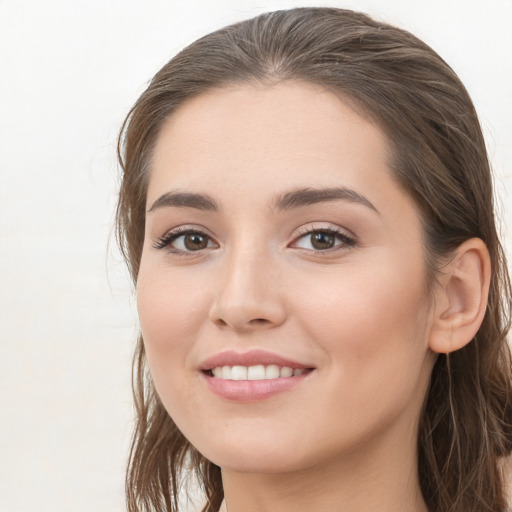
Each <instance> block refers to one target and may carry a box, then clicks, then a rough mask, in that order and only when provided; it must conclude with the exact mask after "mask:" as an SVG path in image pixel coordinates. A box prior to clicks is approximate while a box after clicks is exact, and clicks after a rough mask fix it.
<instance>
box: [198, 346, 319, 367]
mask: <svg viewBox="0 0 512 512" xmlns="http://www.w3.org/2000/svg"><path fill="white" fill-rule="evenodd" d="M258 364H263V365H265V366H267V365H269V364H276V365H277V366H288V367H289V368H293V369H294V370H295V369H298V368H312V366H311V365H306V364H302V363H299V362H297V361H292V360H291V359H286V358H284V357H281V356H278V355H277V354H272V352H266V351H264V350H250V351H248V352H235V351H234V350H228V351H226V352H220V353H219V354H215V355H214V356H213V357H209V358H208V359H206V361H203V362H202V363H201V364H200V366H199V369H200V370H203V371H205V370H211V369H212V368H217V367H219V366H235V365H240V366H255V365H258Z"/></svg>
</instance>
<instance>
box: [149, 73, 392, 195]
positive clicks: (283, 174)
mask: <svg viewBox="0 0 512 512" xmlns="http://www.w3.org/2000/svg"><path fill="white" fill-rule="evenodd" d="M389 155H390V154H389V150H388V144H387V139H386V137H385V135H384V134H383V132H382V131H381V130H380V129H379V128H378V127H377V126H376V125H375V124H373V123H371V122H370V121H368V120H367V119H365V118H364V117H362V116H361V115H360V114H358V113H357V112H356V111H355V110H354V109H352V108H351V107H350V106H349V105H348V104H347V103H346V102H344V101H343V100H342V99H340V98H339V97H338V96H336V95H334V94H332V93H330V92H328V91H326V90H325V89H323V88H321V87H319V86H315V85H312V84H305V83H296V82H285V83H280V84H278V85H274V86H265V85H238V86H231V87H226V88H222V89H217V90H213V91H211V92H208V93H206V94H203V95H200V96H198V97H196V98H193V99H192V100H189V101H188V102H186V103H185V104H184V105H183V106H182V107H181V108H180V109H179V110H178V111H177V112H175V113H174V114H173V115H172V116H171V117H170V118H169V119H168V120H167V121H166V122H165V124H164V125H163V127H162V130H161V132H160V134H159V137H158V140H157V143H156V146H155V150H154V153H153V158H152V162H151V169H150V178H149V189H148V202H150V201H152V200H154V199H155V198H156V197H157V196H158V195H159V194H161V193H163V192H165V191H166V189H194V191H201V192H210V193H211V192H212V191H213V193H215V191H217V192H218V193H219V194H221V195H222V194H225V193H226V185H227V183H229V185H230V187H229V190H230V192H235V191H236V192H237V193H238V194H240V195H243V194H246V193H247V190H251V196H254V197H255V196H257V195H258V193H259V192H260V191H261V192H262V193H267V194H268V193H280V192H281V191H283V190H285V189H286V188H290V187H315V186H319V187H330V186H339V185H343V186H349V187H351V188H359V189H360V188H363V189H367V190H366V192H367V193H369V194H370V195H371V194H372V189H376V188H378V187H382V186H384V185H385V186H387V187H388V188H389V186H394V187H395V188H396V189H398V187H397V186H396V185H395V183H394V180H392V178H391V175H390V171H389V167H388V165H387V162H388V160H389ZM197 189H202V190H197ZM397 192H400V191H398V190H395V193H397ZM246 199H247V198H246Z"/></svg>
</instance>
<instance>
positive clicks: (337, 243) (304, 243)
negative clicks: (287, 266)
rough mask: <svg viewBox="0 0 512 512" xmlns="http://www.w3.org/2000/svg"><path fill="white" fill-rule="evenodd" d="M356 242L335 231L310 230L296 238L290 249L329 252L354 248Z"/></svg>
mask: <svg viewBox="0 0 512 512" xmlns="http://www.w3.org/2000/svg"><path fill="white" fill-rule="evenodd" d="M355 245H356V241H355V240H354V239H353V238H352V237H350V236H348V235H346V234H345V233H343V232H342V231H339V230H335V229H312V230H311V231H308V232H307V233H304V234H303V235H302V236H300V237H299V238H297V239H296V240H295V241H294V242H293V244H292V247H296V248H299V249H306V250H308V251H318V252H321V251H329V250H330V249H333V250H337V249H340V250H341V249H348V248H350V247H354V246H355Z"/></svg>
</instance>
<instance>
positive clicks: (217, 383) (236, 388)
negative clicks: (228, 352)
mask: <svg viewBox="0 0 512 512" xmlns="http://www.w3.org/2000/svg"><path fill="white" fill-rule="evenodd" d="M310 373H311V372H306V373H303V374H302V375H297V376H295V377H283V378H281V377H280V378H277V379H264V380H227V379H219V378H218V377H212V376H211V375H207V374H205V373H203V378H204V380H205V381H206V384H207V386H208V387H209V389H210V390H211V391H212V392H213V393H215V394H216V395H218V396H220V397H222V398H225V399H226V400H230V401H233V402H259V401H261V400H265V399H267V398H271V397H273V396H276V395H278V394H280V393H284V392H286V391H289V390H290V389H292V388H294V387H295V386H296V385H297V384H299V383H300V382H302V381H303V380H304V379H305V378H306V377H307V376H308V375H309V374H310Z"/></svg>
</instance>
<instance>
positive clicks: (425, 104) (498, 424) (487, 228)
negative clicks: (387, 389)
mask: <svg viewBox="0 0 512 512" xmlns="http://www.w3.org/2000/svg"><path fill="white" fill-rule="evenodd" d="M285 80H294V81H304V82H309V83H314V84H317V85H320V86H322V87H323V88H325V89H327V90H329V91H332V92H333V93H335V94H338V95H342V97H343V98H344V99H345V101H348V102H349V103H350V104H351V105H352V106H353V108H355V109H357V110H358V111H359V112H360V113H361V114H362V115H365V116H367V117H368V118H370V119H371V120H372V121H373V122H375V123H376V124H377V125H379V126H380V127H381V128H382V129H383V131H384V133H385V134H386V135H387V137H388V141H389V144H390V147H391V148H392V155H393V158H392V162H391V169H392V172H393V174H394V176H395V178H396V180H397V181H398V183H399V184H400V185H401V186H402V187H403V188H404V189H405V190H406V191H407V192H408V193H409V194H410V195H411V197H412V198H413V199H414V201H415V202H416V204H417V206H418V207H419V210H420V212H421V215H422V221H423V226H424V232H425V240H426V242H425V245H426V254H427V260H428V261H427V263H428V268H429V271H430V275H431V276H432V281H433V282H434V281H435V275H436V272H437V270H438V265H439V262H440V261H441V259H442V257H443V256H446V255H447V254H449V253H450V252H451V251H453V250H454V249H455V248H456V247H457V246H458V245H459V244H461V243H462V242H464V241H465V240H467V239H469V238H472V237H479V238H481V239H482V240H483V241H484V242H485V244H486V245H487V248H488V250H489V253H490V256H491V264H492V279H491V288H490V294H489V300H488V306H487V311H486V314H485V318H484V320H483V323H482V326H481V328H480V330H479V331H478V333H477V335H476V336H475V338H474V339H473V340H472V342H471V343H469V344H468V345H467V346H466V347H464V348H462V349H460V350H458V351H456V352H454V353H452V354H450V355H449V356H448V355H444V354H440V355H439V356H438V357H437V360H436V363H435V365H434V368H433V372H432V377H431V383H430V388H429V390H428V393H427V396H426V398H425V403H424V407H423V412H422V415H421V418H420V427H419V432H418V459H419V463H418V472H419V480H420V485H421V489H422V492H423V497H424V499H425V502H426V503H427V505H428V507H429V509H430V510H431V511H436V512H470V511H472V512H484V511H489V512H491V511H492V512H503V511H504V510H505V509H506V499H505V489H504V488H505V483H504V479H503V475H502V472H501V469H500V468H501V465H500V463H501V461H502V460H503V459H502V458H503V457H505V456H507V455H508V454H510V452H511V451H512V368H511V357H510V351H509V347H508V345H507V342H506V335H507V332H508V329H509V326H510V308H511V291H510V281H509V276H508V273H507V267H506V262H505V256H504V253H503V249H502V247H501V245H500V242H499V239H498V235H497V231H496V226H495V219H494V208H493V190H492V178H491V173H490V168H489V162H488V157H487V153H486V148H485V144H484V140H483V136H482V133H481V129H480V125H479V122H478V118H477V115H476V113H475V110H474V107H473V104H472V102H471V100H470V98H469V96H468V94H467V92H466V90H465V88H464V86H463V85H462V83H461V82H460V80H459V79H458V77H457V76H456V74H455V73H454V72H453V70H452V69H451V68H450V67H449V66H448V65H447V64H446V63H445V62H444V61H443V60H442V59H441V58H440V57H439V56H438V55H437V54H436V53H435V52H434V51H433V50H432V49H431V48H430V47H428V46H427V45H426V44H425V43H423V42H422V41H420V40H418V39H417V38H416V37H414V36H413V35H411V34H410V33H408V32H406V31H404V30H401V29H398V28H395V27H392V26H390V25H387V24H384V23H381V22H377V21H374V20H372V19H371V18H369V17H368V16H366V15H364V14H360V13H355V12H352V11H347V10H342V9H331V8H299V9H293V10H288V11H278V12H274V13H269V14H264V15H261V16H258V17H256V18H253V19H251V20H248V21H244V22H241V23H238V24H235V25H232V26H229V27H226V28H224V29H221V30H219V31H217V32H214V33H212V34H209V35H207V36H205V37H203V38H201V39H199V40H198V41H196V42H195V43H193V44H192V45H190V46H189V47H187V48H186V49H185V50H183V51H182V52H181V53H179V54H178V55H177V56H176V57H174V58H173V59H172V60H171V61H170V62H169V63H168V64H166V65H165V66H164V67H163V68H162V69H161V70H160V71H159V72H158V73H157V74H156V76H155V77H154V78H153V80H152V81H151V83H150V85H149V86H148V88H147V90H146V91H145V92H144V93H143V94H142V95H141V97H140V98H139V99H138V101H137V102H136V104H135V105H134V107H133V108H132V109H131V111H130V113H129V115H128V117H127V118H126V120H125V123H124V125H123V129H122V131H121V136H120V139H119V160H120V163H121V166H122V170H123V178H122V184H121V191H120V196H119V203H118V210H117V226H118V236H119V239H120V243H121V247H122V250H123V252H124V255H125V258H126V261H127V263H128V266H129V268H130V271H131V274H132V276H133V279H134V281H135V282H136V280H137V274H138V270H139V263H140V258H141V253H142V244H143V240H144V223H145V201H146V190H147V180H148V173H149V168H150V165H151V153H152V149H153V146H154V144H155V141H156V139H157V136H158V133H159V130H160V128H161V126H162V123H163V121H164V120H165V119H167V118H168V117H169V116H171V115H172V114H173V112H175V111H176V109H178V108H179V107H180V106H181V105H183V103H184V102H186V101H187V100H189V99H190V98H192V97H194V96H196V95H199V94H202V93H204V92H206V91H208V90H211V89H212V88H218V87H222V86H224V85H227V84H236V83H240V84H243V83H249V82H254V81H258V82H260V83H268V84H272V83H278V82H282V81H285ZM133 377H134V381H133V385H134V397H135V405H136V412H137V423H136V428H135V433H134V437H133V443H132V448H131V453H130V461H129V467H128V471H127V479H126V484H127V500H128V510H129V511H130V512H142V511H145V512H146V511H147V512H149V511H153V512H156V511H162V510H166V511H176V510H178V506H179V505H178V502H179V500H178V497H179V493H180V485H181V483H182V480H183V477H184V476H185V473H186V472H187V470H188V469H191V470H192V471H195V472H196V474H197V476H198V478H199V481H200V482H201V484H202V486H203V489H204V492H205V496H206V500H207V504H206V505H205V508H204V509H203V512H216V511H217V510H218V507H219V505H220V502H221V501H222V498H223V490H222V482H221V476H220V469H219V468H218V467H217V466H215V465H214V464H212V463H211V462H209V461H208V460H206V459H205V458H204V457H202V456H201V455H200V454H199V453H198V452H197V451H196V450H195V449H194V448H193V447H192V446H191V445H190V444H189V443H188V441H187V440H186V439H185V437H184V436H183V435H182V434H181V432H180V431H179V430H178V429H177V427H176V426H175V424H174V423H173V421H172V418H170V417H169V415H168V413H167V412H166V410H165V409H164V407H163V405H162V404H161V402H160V400H159V398H158V396H157V394H156V392H155V390H154V387H153V385H152V382H151V377H150V376H149V374H148V372H147V368H146V361H145V353H144V344H143V340H142V337H140V338H139V340H138V345H137V349H136V354H135V359H134V373H133Z"/></svg>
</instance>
